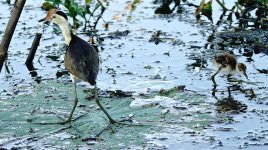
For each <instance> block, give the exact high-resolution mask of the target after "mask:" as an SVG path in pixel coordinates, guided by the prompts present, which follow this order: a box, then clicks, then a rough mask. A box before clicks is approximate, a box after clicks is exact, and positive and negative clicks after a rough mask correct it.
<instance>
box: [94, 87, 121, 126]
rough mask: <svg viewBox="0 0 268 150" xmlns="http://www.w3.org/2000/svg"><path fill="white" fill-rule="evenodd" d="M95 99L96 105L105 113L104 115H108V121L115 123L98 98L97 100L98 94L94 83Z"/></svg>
mask: <svg viewBox="0 0 268 150" xmlns="http://www.w3.org/2000/svg"><path fill="white" fill-rule="evenodd" d="M94 88H95V100H96V103H97V105H98V106H99V107H100V108H101V110H102V111H103V112H104V113H105V115H106V116H107V117H108V119H109V122H110V123H117V122H116V121H115V120H114V119H113V118H112V117H111V116H110V115H109V113H108V112H107V111H106V109H105V108H104V107H103V106H102V105H101V103H100V100H99V96H98V90H97V86H96V85H95V87H94Z"/></svg>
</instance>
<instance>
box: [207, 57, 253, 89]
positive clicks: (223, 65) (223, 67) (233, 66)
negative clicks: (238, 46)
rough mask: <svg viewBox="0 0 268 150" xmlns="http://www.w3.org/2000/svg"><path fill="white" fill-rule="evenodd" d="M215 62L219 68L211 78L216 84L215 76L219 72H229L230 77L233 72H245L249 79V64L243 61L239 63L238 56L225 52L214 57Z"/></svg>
mask: <svg viewBox="0 0 268 150" xmlns="http://www.w3.org/2000/svg"><path fill="white" fill-rule="evenodd" d="M213 63H214V64H215V65H216V66H217V68H218V70H217V72H216V73H215V74H213V75H212V76H211V79H212V81H213V83H214V84H216V82H215V76H216V75H217V74H218V73H219V72H225V73H227V74H228V77H229V76H230V75H231V74H235V73H239V74H243V75H244V76H245V77H246V78H247V79H248V76H247V66H246V65H245V64H243V63H237V60H236V58H235V57H234V55H232V54H229V53H225V54H220V55H217V56H215V57H214V59H213Z"/></svg>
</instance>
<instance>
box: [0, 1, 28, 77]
mask: <svg viewBox="0 0 268 150" xmlns="http://www.w3.org/2000/svg"><path fill="white" fill-rule="evenodd" d="M25 2H26V0H16V1H15V4H14V6H13V9H12V13H11V17H10V19H9V21H8V23H7V26H6V30H5V33H4V36H3V39H2V41H1V44H0V73H1V70H2V67H3V65H4V62H5V60H6V59H7V51H8V47H9V45H10V41H11V39H12V36H13V33H14V31H15V28H16V26H17V23H18V20H19V18H20V14H21V12H22V9H23V7H24V4H25Z"/></svg>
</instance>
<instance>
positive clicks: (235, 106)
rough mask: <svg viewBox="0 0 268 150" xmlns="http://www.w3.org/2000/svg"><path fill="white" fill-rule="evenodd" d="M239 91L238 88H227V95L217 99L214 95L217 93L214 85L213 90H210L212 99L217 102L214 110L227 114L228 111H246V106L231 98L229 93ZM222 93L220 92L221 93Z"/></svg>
mask: <svg viewBox="0 0 268 150" xmlns="http://www.w3.org/2000/svg"><path fill="white" fill-rule="evenodd" d="M239 89H240V86H237V85H235V86H229V87H227V91H226V92H227V93H228V95H227V96H226V97H223V98H221V99H220V98H218V97H217V96H216V93H217V92H219V91H217V90H216V86H215V85H214V89H213V90H212V91H213V92H212V95H213V97H214V98H215V99H216V100H217V102H216V104H215V105H216V107H217V108H216V110H217V112H228V111H233V112H245V111H246V110H247V105H246V104H244V103H242V102H240V101H238V100H236V99H234V97H232V95H231V92H232V91H237V90H239ZM221 93H222V91H221Z"/></svg>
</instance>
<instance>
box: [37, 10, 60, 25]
mask: <svg viewBox="0 0 268 150" xmlns="http://www.w3.org/2000/svg"><path fill="white" fill-rule="evenodd" d="M56 11H57V9H50V10H49V11H48V12H47V16H46V17H45V18H43V19H40V20H39V21H38V22H44V21H45V22H49V21H50V20H51V19H52V16H53V15H54V14H55V13H56Z"/></svg>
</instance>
